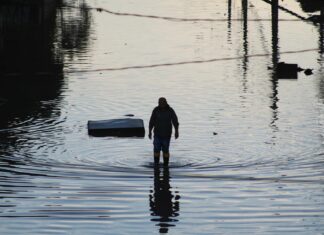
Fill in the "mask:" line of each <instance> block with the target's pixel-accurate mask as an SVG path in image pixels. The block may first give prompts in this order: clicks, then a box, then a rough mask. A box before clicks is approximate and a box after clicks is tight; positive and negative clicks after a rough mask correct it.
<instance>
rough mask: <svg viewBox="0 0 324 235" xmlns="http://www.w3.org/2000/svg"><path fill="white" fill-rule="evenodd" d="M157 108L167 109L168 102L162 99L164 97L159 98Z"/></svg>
mask: <svg viewBox="0 0 324 235" xmlns="http://www.w3.org/2000/svg"><path fill="white" fill-rule="evenodd" d="M159 107H160V108H166V107H168V102H167V100H166V98H164V97H160V98H159Z"/></svg>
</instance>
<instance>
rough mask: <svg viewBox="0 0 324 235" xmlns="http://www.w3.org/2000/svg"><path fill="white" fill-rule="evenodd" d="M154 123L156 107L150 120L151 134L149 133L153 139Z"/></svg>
mask: <svg viewBox="0 0 324 235" xmlns="http://www.w3.org/2000/svg"><path fill="white" fill-rule="evenodd" d="M154 125H155V109H153V111H152V114H151V118H150V122H149V135H148V137H149V138H150V139H152V130H153V128H154Z"/></svg>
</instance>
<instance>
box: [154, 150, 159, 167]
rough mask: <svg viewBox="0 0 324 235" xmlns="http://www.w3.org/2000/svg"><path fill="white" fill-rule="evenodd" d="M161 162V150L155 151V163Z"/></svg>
mask: <svg viewBox="0 0 324 235" xmlns="http://www.w3.org/2000/svg"><path fill="white" fill-rule="evenodd" d="M159 163H160V152H154V165H159Z"/></svg>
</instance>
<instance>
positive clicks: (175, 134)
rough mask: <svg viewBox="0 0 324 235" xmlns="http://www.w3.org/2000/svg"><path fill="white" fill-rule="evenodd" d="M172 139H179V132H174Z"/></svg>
mask: <svg viewBox="0 0 324 235" xmlns="http://www.w3.org/2000/svg"><path fill="white" fill-rule="evenodd" d="M174 138H176V139H178V138H179V131H178V130H176V131H175V133H174Z"/></svg>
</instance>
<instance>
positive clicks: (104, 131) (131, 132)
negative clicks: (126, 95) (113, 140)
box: [88, 118, 145, 137]
mask: <svg viewBox="0 0 324 235" xmlns="http://www.w3.org/2000/svg"><path fill="white" fill-rule="evenodd" d="M88 134H89V135H91V136H96V137H103V136H117V137H144V136H145V129H144V121H143V120H142V119H135V118H134V119H133V118H123V119H110V120H100V121H88Z"/></svg>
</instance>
